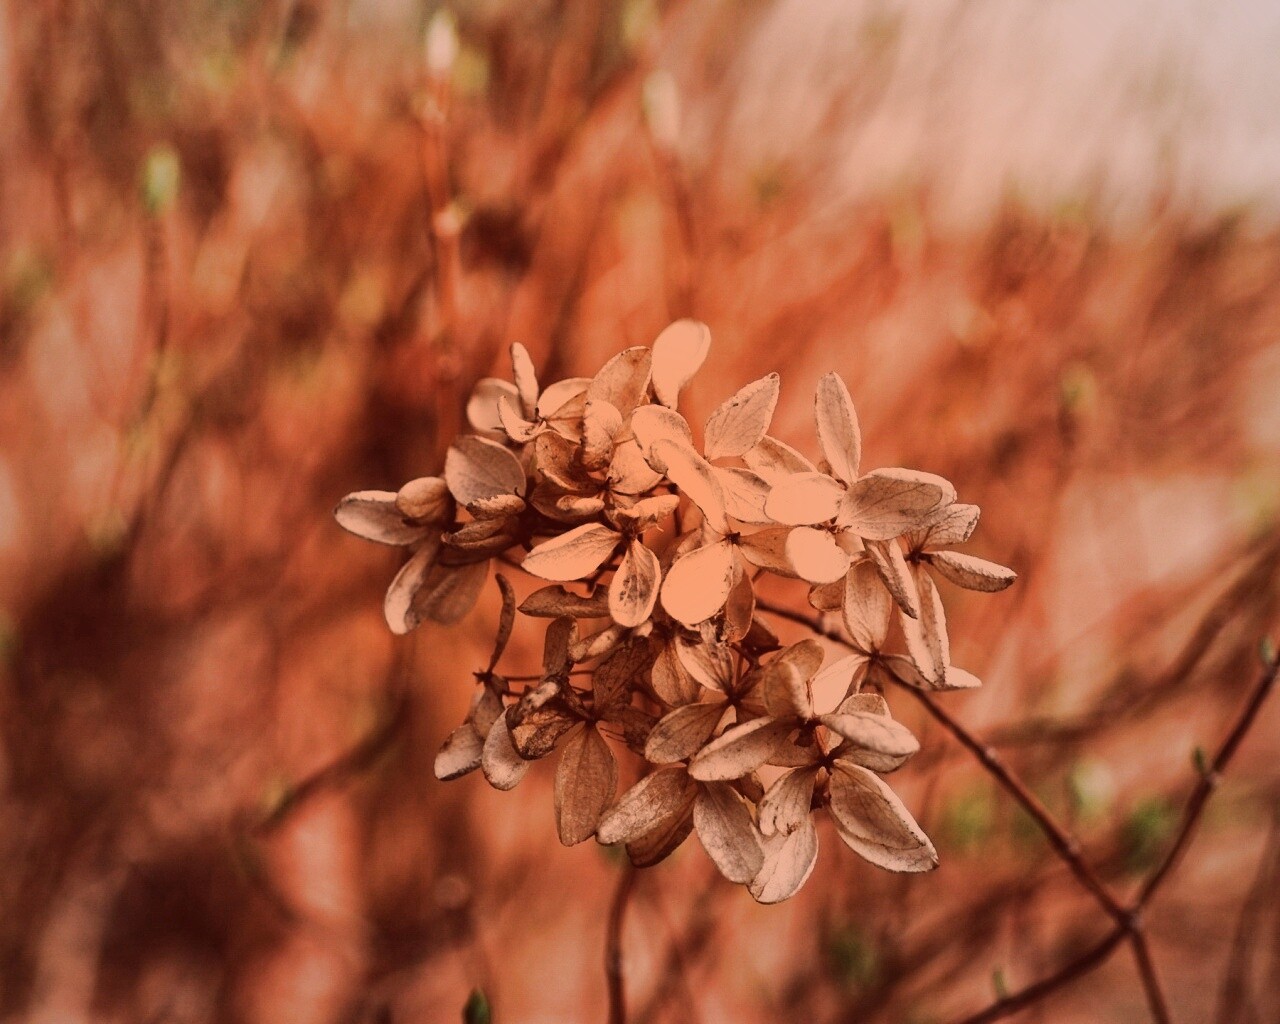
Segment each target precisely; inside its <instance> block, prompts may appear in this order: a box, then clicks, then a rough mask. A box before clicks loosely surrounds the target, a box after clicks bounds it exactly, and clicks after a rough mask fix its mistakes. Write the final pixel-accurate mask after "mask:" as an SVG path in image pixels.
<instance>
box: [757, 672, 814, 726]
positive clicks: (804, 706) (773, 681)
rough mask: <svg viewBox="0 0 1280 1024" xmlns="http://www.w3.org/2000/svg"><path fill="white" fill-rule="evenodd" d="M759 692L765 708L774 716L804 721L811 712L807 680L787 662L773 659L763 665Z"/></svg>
mask: <svg viewBox="0 0 1280 1024" xmlns="http://www.w3.org/2000/svg"><path fill="white" fill-rule="evenodd" d="M760 694H761V696H762V697H763V699H764V706H765V710H766V711H768V712H769V714H770V715H772V716H773V717H775V718H785V719H792V720H797V719H798V720H800V721H804V720H805V719H808V718H809V717H810V715H812V714H813V705H812V702H811V701H810V699H809V688H808V680H807V679H806V678H805V677H804V676H802V675H801V674H800V672H799V670H798V669H797V668H796V666H795V665H792V664H789V663H788V662H785V661H778V660H775V661H771V662H770V663H769V664H768V665H766V666H765V667H764V672H763V675H762V677H761V681H760Z"/></svg>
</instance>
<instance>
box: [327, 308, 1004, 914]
mask: <svg viewBox="0 0 1280 1024" xmlns="http://www.w3.org/2000/svg"><path fill="white" fill-rule="evenodd" d="M709 343H710V334H709V332H708V330H707V328H706V326H705V325H703V324H701V323H697V322H695V321H692V320H681V321H678V322H677V323H674V324H672V325H671V326H670V327H668V328H667V329H666V330H664V331H663V332H662V334H661V335H660V336H659V337H658V338H657V340H656V341H655V342H654V344H653V346H652V348H651V349H650V348H645V347H636V348H629V349H627V350H626V351H623V352H621V353H619V354H618V355H616V356H615V357H614V358H613V359H611V360H610V361H609V362H608V363H607V364H606V365H605V366H604V367H603V368H602V369H601V370H600V372H599V373H597V374H596V375H595V376H594V377H592V378H590V379H588V378H574V379H571V380H564V381H559V382H557V383H555V384H551V385H550V386H548V387H546V388H545V389H544V388H543V387H542V386H541V385H540V383H539V381H538V379H537V377H536V374H535V372H534V367H533V364H532V361H531V360H530V358H529V354H528V353H527V352H526V351H525V349H524V348H523V347H522V346H520V345H515V346H513V347H512V353H511V355H512V364H513V369H514V383H508V382H507V381H503V380H496V379H486V380H482V381H481V382H480V383H479V384H478V385H477V386H476V388H475V391H474V394H473V395H472V397H471V399H470V402H469V403H468V406H467V415H468V419H469V421H470V423H471V426H472V427H473V428H474V430H475V433H474V434H473V435H470V436H467V437H463V438H460V439H459V440H457V441H455V442H454V444H453V446H452V447H451V448H450V449H449V453H448V456H447V458H446V459H445V465H444V475H443V477H424V478H422V479H418V480H413V481H411V482H410V483H407V484H405V486H404V487H402V488H401V489H400V490H399V492H395V493H393V492H384V491H361V492H358V493H356V494H352V495H349V496H348V497H346V498H345V499H343V501H342V502H341V503H340V504H339V506H338V508H337V510H336V515H337V519H338V522H339V523H341V525H342V526H344V527H345V528H346V529H348V530H350V531H351V532H352V533H355V534H357V535H359V536H361V537H364V538H366V539H368V540H373V541H378V542H380V543H384V544H392V545H399V546H402V547H405V548H407V549H408V550H409V552H410V557H409V559H408V561H407V562H406V563H405V564H404V567H403V568H402V569H401V570H400V572H399V573H398V574H397V575H396V577H395V579H394V580H393V581H392V583H391V586H390V588H389V589H388V590H387V595H386V601H385V612H386V618H387V622H388V624H389V625H390V626H391V628H392V630H394V631H395V632H397V633H405V632H407V631H408V630H410V629H412V628H414V626H416V625H417V624H418V623H419V622H421V621H422V620H423V619H431V620H433V621H436V622H442V623H451V622H455V621H457V620H458V619H459V618H460V617H461V616H462V615H464V614H465V613H466V612H467V611H468V610H469V609H470V608H471V607H472V606H473V605H474V603H475V601H476V598H477V596H478V594H479V592H480V590H481V588H482V586H483V584H484V581H485V578H486V575H487V572H488V566H489V563H490V561H491V560H493V559H495V558H498V559H500V560H502V561H505V562H507V563H508V564H510V565H512V566H515V567H518V568H520V569H523V571H524V572H526V573H528V574H530V575H532V576H535V577H539V578H540V579H542V580H546V581H549V585H547V586H543V587H541V589H537V590H535V591H533V592H532V593H530V594H529V595H528V596H527V597H526V598H525V600H524V601H523V602H522V603H521V604H520V605H519V611H520V612H522V613H523V614H524V615H526V616H529V617H532V618H541V619H545V620H547V622H548V624H547V627H546V634H545V641H544V653H543V664H542V672H541V676H540V681H538V682H536V683H534V684H532V685H530V686H528V687H525V688H523V689H516V688H513V687H512V686H511V685H510V683H509V681H508V680H507V678H505V677H504V676H503V675H501V674H499V673H498V672H497V671H496V669H497V667H498V662H499V659H500V658H501V656H502V653H503V651H504V649H505V647H506V644H507V641H508V639H509V638H510V635H511V632H512V628H513V625H514V622H515V618H516V610H517V608H516V596H515V593H514V591H513V589H512V587H511V585H510V584H509V583H508V581H507V580H506V579H505V578H504V577H502V576H501V575H499V576H498V583H499V585H500V587H501V589H502V595H503V608H502V615H501V617H500V622H499V628H498V637H497V641H496V643H495V645H494V652H493V656H492V658H491V659H490V662H489V664H488V667H487V668H486V669H484V670H483V671H481V672H477V673H476V678H477V680H478V683H479V685H478V688H477V691H476V694H475V698H474V700H473V702H472V704H471V710H470V713H469V715H468V716H467V720H466V721H465V722H464V723H463V724H462V725H461V726H459V727H458V728H457V729H456V730H454V732H453V733H452V734H451V735H450V736H449V738H448V740H447V741H446V743H445V744H444V747H443V749H442V750H441V751H440V753H439V755H438V757H437V759H436V774H437V776H439V777H440V778H441V779H454V778H458V777H459V776H462V775H465V774H466V773H468V772H471V771H473V770H475V769H476V768H480V769H481V770H482V771H483V773H484V776H485V778H486V779H487V780H488V781H489V783H490V784H491V785H493V786H495V787H496V788H498V789H503V790H506V789H511V788H513V787H514V786H516V785H517V784H518V783H519V782H520V780H521V779H522V778H523V777H524V774H525V772H526V771H527V769H528V766H529V764H530V762H532V761H535V760H537V759H539V758H542V757H547V756H548V755H550V754H552V753H554V752H556V751H557V750H558V751H559V755H560V761H559V765H558V768H557V771H556V777H555V815H556V824H557V827H558V830H559V834H560V838H561V840H562V841H563V842H564V843H565V844H566V845H571V844H574V843H580V842H582V841H583V840H586V839H588V838H590V837H591V836H593V835H594V836H595V837H596V838H597V840H598V841H599V842H601V843H608V844H613V843H624V844H625V845H626V850H627V853H628V854H629V856H630V858H631V860H632V861H633V862H634V863H635V864H637V865H648V864H653V863H655V862H657V861H659V860H661V859H662V858H664V857H666V856H667V855H668V854H670V853H671V852H672V851H673V850H674V849H675V848H676V847H677V846H679V845H680V844H681V843H682V842H683V841H684V840H685V839H686V838H687V837H688V835H689V833H690V832H692V831H696V832H697V834H698V838H699V840H700V841H701V843H702V845H703V847H704V848H705V849H706V851H707V853H708V854H709V855H710V856H711V858H712V860H713V861H715V863H716V865H717V867H718V868H719V869H720V871H721V872H722V873H723V874H724V875H725V877H727V878H729V879H730V880H732V881H735V882H741V883H743V884H745V885H747V886H748V887H749V888H750V891H751V894H752V895H753V896H754V897H755V898H756V899H758V900H760V901H761V902H765V903H773V902H777V901H779V900H784V899H786V898H788V897H789V896H791V895H792V894H794V893H795V892H796V891H797V890H798V889H799V888H800V886H801V885H803V884H804V881H805V880H806V878H808V876H809V874H810V872H811V871H812V870H813V866H814V863H815V860H816V858H817V850H818V840H817V832H816V830H815V825H814V815H816V814H820V813H824V812H825V813H827V814H829V815H830V818H831V820H832V823H833V824H834V826H835V830H836V833H837V835H839V837H840V838H841V839H842V840H843V841H844V842H845V843H846V844H847V845H848V846H849V847H850V848H851V849H853V850H854V851H855V852H856V853H858V854H859V855H861V856H862V857H864V858H866V859H867V860H869V861H871V862H872V863H874V864H878V865H880V866H881V867H884V868H888V869H890V870H894V871H923V870H928V869H929V868H931V867H933V866H934V865H935V864H936V863H937V856H936V853H935V851H934V848H933V845H932V844H931V843H930V842H929V840H928V838H927V837H926V836H925V835H924V833H923V832H922V831H921V830H920V828H919V826H918V825H917V824H916V822H915V820H914V819H913V818H912V816H911V814H910V813H909V812H908V811H907V809H906V808H905V807H904V806H903V804H902V802H901V801H900V800H899V799H898V797H897V796H895V795H894V793H893V791H892V790H891V789H890V788H889V787H888V786H887V785H886V784H885V782H884V780H883V779H882V778H881V776H883V775H885V774H887V773H889V772H892V771H894V770H895V769H897V768H898V767H900V766H901V765H902V764H903V763H904V762H905V761H906V760H907V759H908V758H909V757H910V756H911V755H912V754H913V753H915V751H916V750H917V749H918V744H917V742H916V739H915V738H914V737H913V736H912V734H911V733H910V731H909V730H907V729H906V728H905V727H904V726H903V725H901V724H900V723H898V722H896V721H895V720H894V719H893V718H892V716H891V715H890V711H889V707H888V705H887V704H886V702H885V700H884V698H883V696H882V695H881V692H880V691H881V690H882V689H883V684H884V683H885V682H886V681H887V679H888V678H889V677H893V678H894V679H895V680H896V681H898V682H901V683H905V684H907V685H911V686H917V687H921V688H925V689H929V690H942V689H957V688H965V687H972V686H977V685H978V681H977V680H976V679H975V678H974V677H973V676H972V675H970V674H969V673H967V672H965V671H963V670H961V669H959V668H957V667H955V666H953V665H952V664H951V660H950V652H949V645H948V640H947V628H946V619H945V615H944V612H943V606H942V600H941V596H940V594H939V590H938V587H937V586H936V584H935V582H934V576H935V574H936V575H938V576H941V577H943V578H945V579H947V580H949V581H950V582H952V583H955V584H958V585H959V586H962V587H967V588H969V589H971V590H982V591H995V590H1000V589H1003V588H1004V587H1006V586H1008V585H1009V584H1010V583H1012V582H1013V580H1014V578H1015V577H1014V574H1013V572H1011V571H1010V570H1008V569H1006V568H1004V567H1002V566H999V565H995V564H993V563H991V562H987V561H984V560H982V559H979V558H974V557H972V556H970V555H965V554H960V553H957V552H955V551H952V550H950V548H952V547H953V546H954V545H957V544H961V543H963V542H964V541H966V540H967V539H968V538H969V536H970V534H971V533H972V532H973V529H974V526H975V525H976V524H977V521H978V509H977V507H976V506H974V505H965V504H958V503H957V502H956V494H955V490H954V488H953V487H952V486H951V484H949V483H948V482H947V481H946V480H943V479H942V478H940V477H937V476H933V475H931V474H928V473H920V472H915V471H912V470H906V469H877V470H871V471H870V472H863V470H862V468H861V465H860V463H861V447H862V444H861V436H860V432H859V428H858V419H857V416H856V414H855V412H854V407H853V402H852V400H851V399H850V397H849V392H848V390H847V389H846V387H845V385H844V383H843V382H842V381H841V379H840V378H839V377H838V376H837V375H836V374H834V373H831V374H828V375H827V376H825V377H824V378H822V380H821V382H820V383H819V385H818V389H817V395H816V402H815V411H816V419H817V434H818V443H819V446H820V447H821V450H822V454H823V461H821V462H820V463H817V464H815V463H814V462H811V461H810V460H809V459H808V458H806V457H805V456H804V455H802V454H801V453H800V452H798V451H796V450H795V449H793V448H791V447H789V446H788V445H786V444H784V443H783V442H781V441H779V440H777V439H776V438H774V437H771V436H770V435H769V433H768V431H769V425H770V421H771V419H772V417H773V412H774V408H775V406H776V405H777V401H778V389H779V380H778V375H777V374H776V373H775V374H769V375H768V376H766V377H762V378H761V379H760V380H757V381H754V382H752V383H750V384H748V385H747V386H746V387H744V388H742V389H741V390H740V391H738V393H737V394H735V395H733V396H732V397H731V398H729V399H728V400H727V401H726V402H724V404H723V405H721V406H720V407H719V408H718V409H716V410H715V412H713V413H712V415H711V417H710V418H709V419H708V420H707V422H706V425H705V427H704V430H703V432H702V444H701V451H699V448H698V444H697V442H696V441H695V438H694V432H693V430H692V429H691V427H690V425H689V423H688V422H687V421H686V420H685V419H684V417H682V416H681V415H680V413H679V412H678V411H677V399H678V397H679V395H680V392H681V390H682V389H683V388H684V387H685V386H686V384H688V382H689V380H690V379H691V378H692V376H693V375H694V373H695V372H696V371H697V370H698V369H699V367H700V366H701V365H702V362H703V360H704V359H705V357H706V354H707V350H708V346H709ZM695 520H696V521H695ZM513 552H523V560H522V561H521V560H517V558H516V557H515V555H514V554H512V553H513ZM762 574H773V575H775V576H780V577H786V578H788V579H795V580H800V581H803V582H805V583H806V584H808V587H809V591H808V593H809V601H810V603H811V604H812V606H813V607H814V608H816V609H818V610H819V611H821V612H823V613H831V614H832V615H833V616H836V615H838V617H839V621H841V622H842V623H843V627H844V630H845V631H846V634H847V637H846V638H847V641H848V645H849V647H850V649H851V650H852V651H853V653H852V654H850V655H848V656H846V657H843V658H840V659H839V660H837V661H835V662H834V663H832V664H827V665H824V648H823V647H822V646H821V645H820V644H819V643H818V642H817V641H816V640H814V639H807V640H803V641H801V642H799V643H797V644H793V645H791V646H789V647H780V645H779V643H778V640H777V638H776V636H775V635H774V633H773V632H772V631H771V630H770V628H769V627H768V626H767V625H766V624H765V623H764V622H763V621H762V620H761V619H760V618H759V617H757V615H756V588H755V582H756V581H757V579H758V578H759V577H760V576H761V575H762ZM572 583H577V584H579V586H578V587H576V588H573V587H568V586H565V584H572ZM895 611H896V616H895ZM895 617H896V620H897V621H898V623H899V624H900V629H901V634H902V637H903V640H904V641H905V653H894V652H891V651H889V650H887V649H886V643H887V641H888V638H889V636H890V629H891V625H892V622H893V620H894V619H895ZM815 694H817V695H834V697H833V699H831V700H830V701H829V702H828V704H829V706H827V707H825V708H820V707H818V706H815V703H814V701H815ZM617 744H622V745H625V746H626V747H628V748H630V750H631V751H633V752H634V753H635V754H636V755H639V757H641V758H642V759H643V761H644V764H645V768H646V771H645V773H644V774H642V776H641V777H640V780H639V781H638V782H637V783H636V784H635V785H634V786H632V787H631V788H630V789H628V790H626V791H625V792H624V793H622V794H621V795H618V794H617V786H618V762H617V760H616V758H615V755H614V749H615V745H617Z"/></svg>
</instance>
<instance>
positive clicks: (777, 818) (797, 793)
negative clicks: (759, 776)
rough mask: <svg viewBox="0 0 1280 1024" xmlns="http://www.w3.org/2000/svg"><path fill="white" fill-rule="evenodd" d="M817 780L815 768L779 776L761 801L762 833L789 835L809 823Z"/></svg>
mask: <svg viewBox="0 0 1280 1024" xmlns="http://www.w3.org/2000/svg"><path fill="white" fill-rule="evenodd" d="M817 778H818V769H817V767H816V766H814V767H808V768H793V769H792V770H791V771H788V772H783V773H782V774H781V775H779V776H778V778H777V779H776V780H775V781H774V783H773V785H772V786H770V787H769V788H768V790H767V791H766V792H765V794H764V799H763V800H761V801H760V831H761V832H762V833H763V834H764V835H766V836H771V835H775V834H777V833H779V832H781V833H782V834H783V835H790V834H791V833H792V832H794V831H795V830H796V829H798V828H799V827H800V826H801V825H803V824H804V823H805V822H806V821H808V820H809V812H810V810H811V804H812V802H813V784H814V783H815V782H816V781H817Z"/></svg>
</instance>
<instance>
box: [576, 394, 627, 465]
mask: <svg viewBox="0 0 1280 1024" xmlns="http://www.w3.org/2000/svg"><path fill="white" fill-rule="evenodd" d="M621 429H622V413H620V412H618V410H617V409H616V408H614V406H612V405H610V404H609V403H608V402H605V401H601V400H599V399H597V400H594V401H588V402H587V407H586V409H585V411H584V412H583V414H582V462H583V464H584V465H585V466H587V467H588V468H589V469H593V470H594V469H600V468H601V467H603V466H605V465H607V464H608V462H609V457H610V456H611V455H612V454H613V439H614V437H615V436H617V434H618V432H619V431H620V430H621Z"/></svg>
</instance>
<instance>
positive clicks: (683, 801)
mask: <svg viewBox="0 0 1280 1024" xmlns="http://www.w3.org/2000/svg"><path fill="white" fill-rule="evenodd" d="M697 793H698V786H697V783H695V782H694V781H693V780H692V779H691V778H689V774H688V772H686V771H685V770H684V769H683V768H659V769H658V770H657V771H655V772H652V773H651V774H649V775H646V776H645V777H644V778H643V779H641V780H640V781H639V782H637V783H636V784H635V785H634V786H632V787H631V788H630V789H628V790H627V791H626V792H625V793H623V794H622V796H621V797H620V798H619V800H618V802H617V803H616V804H614V805H613V806H612V807H610V808H609V809H608V810H607V811H606V812H605V814H604V816H603V817H602V818H601V819H600V827H599V828H598V829H597V831H596V838H597V839H598V840H599V841H600V842H602V843H604V844H605V845H612V844H613V843H631V842H634V841H635V840H637V839H639V838H640V837H641V836H644V835H647V834H649V833H650V832H652V831H653V830H654V829H655V828H656V827H658V826H659V825H660V824H661V823H662V822H664V821H667V820H669V819H671V818H678V817H681V816H682V815H685V814H688V813H689V811H690V809H691V808H692V806H693V801H694V798H695V797H696V796H697Z"/></svg>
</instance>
